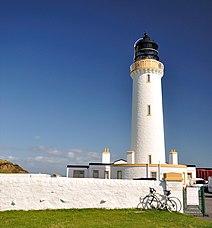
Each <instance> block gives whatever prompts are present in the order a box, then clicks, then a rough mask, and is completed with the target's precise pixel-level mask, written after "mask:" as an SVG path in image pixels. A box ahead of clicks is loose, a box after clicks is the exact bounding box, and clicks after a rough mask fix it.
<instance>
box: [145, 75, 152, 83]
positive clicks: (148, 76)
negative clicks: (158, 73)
mask: <svg viewBox="0 0 212 228" xmlns="http://www.w3.org/2000/svg"><path fill="white" fill-rule="evenodd" d="M146 82H151V81H150V74H147V78H146Z"/></svg>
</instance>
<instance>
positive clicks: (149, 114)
mask: <svg viewBox="0 0 212 228" xmlns="http://www.w3.org/2000/svg"><path fill="white" fill-rule="evenodd" d="M147 116H151V105H147Z"/></svg>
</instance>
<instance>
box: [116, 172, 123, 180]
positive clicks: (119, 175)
mask: <svg viewBox="0 0 212 228" xmlns="http://www.w3.org/2000/svg"><path fill="white" fill-rule="evenodd" d="M117 179H122V171H121V170H118V171H117Z"/></svg>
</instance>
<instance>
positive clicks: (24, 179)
mask: <svg viewBox="0 0 212 228" xmlns="http://www.w3.org/2000/svg"><path fill="white" fill-rule="evenodd" d="M149 187H154V188H155V189H156V190H157V192H158V193H163V189H164V187H165V183H164V182H159V181H135V180H104V179H93V178H79V179H78V178H66V177H58V178H51V177H49V176H44V175H43V176H36V175H24V174H22V175H12V174H5V175H0V210H1V211H4V210H40V209H62V208H111V209H112V208H136V207H137V205H138V204H139V202H140V197H144V196H145V195H146V194H148V193H149ZM172 195H174V194H172Z"/></svg>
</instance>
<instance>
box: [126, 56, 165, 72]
mask: <svg viewBox="0 0 212 228" xmlns="http://www.w3.org/2000/svg"><path fill="white" fill-rule="evenodd" d="M145 69H153V70H156V71H159V72H163V70H164V65H163V64H162V63H161V62H159V61H157V60H155V59H142V60H139V61H136V62H135V63H133V64H132V65H131V66H130V73H133V71H137V70H145Z"/></svg>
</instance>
